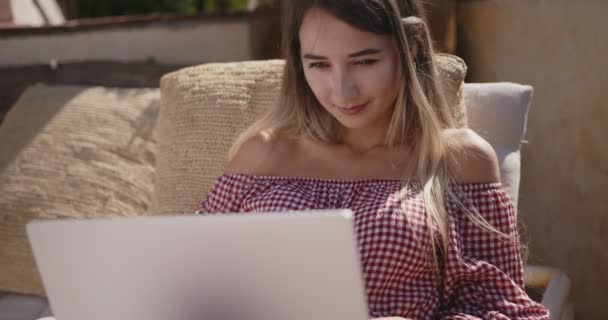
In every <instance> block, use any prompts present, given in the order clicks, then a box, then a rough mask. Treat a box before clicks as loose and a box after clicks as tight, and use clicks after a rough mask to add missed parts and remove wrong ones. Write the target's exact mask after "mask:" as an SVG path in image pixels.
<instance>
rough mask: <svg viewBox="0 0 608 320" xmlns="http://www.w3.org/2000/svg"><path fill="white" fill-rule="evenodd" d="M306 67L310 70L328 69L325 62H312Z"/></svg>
mask: <svg viewBox="0 0 608 320" xmlns="http://www.w3.org/2000/svg"><path fill="white" fill-rule="evenodd" d="M308 67H309V68H311V69H314V68H318V69H325V68H329V64H327V63H325V62H313V63H311V64H309V65H308Z"/></svg>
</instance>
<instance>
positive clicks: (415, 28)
mask: <svg viewBox="0 0 608 320" xmlns="http://www.w3.org/2000/svg"><path fill="white" fill-rule="evenodd" d="M401 23H402V24H403V29H404V31H405V35H406V36H407V42H408V44H409V46H410V54H411V56H412V58H416V57H417V56H418V51H419V48H420V46H421V45H422V44H423V43H424V42H423V39H424V30H425V23H424V20H422V19H420V18H418V17H414V16H410V17H407V18H403V19H401Z"/></svg>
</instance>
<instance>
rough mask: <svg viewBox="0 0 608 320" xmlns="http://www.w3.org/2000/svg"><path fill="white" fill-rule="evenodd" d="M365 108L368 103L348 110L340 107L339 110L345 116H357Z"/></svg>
mask: <svg viewBox="0 0 608 320" xmlns="http://www.w3.org/2000/svg"><path fill="white" fill-rule="evenodd" d="M365 106H367V102H366V103H364V104H360V105H358V106H354V107H348V108H341V107H338V110H340V112H342V113H344V114H347V115H349V116H352V115H355V114H357V113H359V112H361V111H362V110H363V109H365Z"/></svg>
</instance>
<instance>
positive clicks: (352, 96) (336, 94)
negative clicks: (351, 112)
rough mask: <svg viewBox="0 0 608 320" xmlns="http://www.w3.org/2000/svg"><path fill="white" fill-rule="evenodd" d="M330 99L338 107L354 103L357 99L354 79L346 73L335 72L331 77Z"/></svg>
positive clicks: (357, 92)
mask: <svg viewBox="0 0 608 320" xmlns="http://www.w3.org/2000/svg"><path fill="white" fill-rule="evenodd" d="M331 96H332V97H331V98H332V102H333V103H334V104H335V105H338V106H340V107H345V106H348V105H349V104H352V103H355V102H356V100H357V98H358V97H359V88H358V87H357V83H356V81H355V79H354V78H353V77H352V75H350V74H349V73H348V72H346V71H337V72H336V73H335V74H333V75H332V84H331Z"/></svg>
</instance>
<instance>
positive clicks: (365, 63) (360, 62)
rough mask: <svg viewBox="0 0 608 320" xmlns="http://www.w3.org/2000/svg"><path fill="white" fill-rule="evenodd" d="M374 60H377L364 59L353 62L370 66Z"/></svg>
mask: <svg viewBox="0 0 608 320" xmlns="http://www.w3.org/2000/svg"><path fill="white" fill-rule="evenodd" d="M376 62H378V60H375V59H366V60H360V61H357V62H355V64H356V65H360V66H371V65H373V64H375V63H376Z"/></svg>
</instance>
